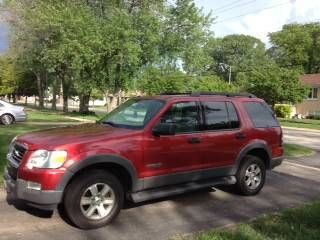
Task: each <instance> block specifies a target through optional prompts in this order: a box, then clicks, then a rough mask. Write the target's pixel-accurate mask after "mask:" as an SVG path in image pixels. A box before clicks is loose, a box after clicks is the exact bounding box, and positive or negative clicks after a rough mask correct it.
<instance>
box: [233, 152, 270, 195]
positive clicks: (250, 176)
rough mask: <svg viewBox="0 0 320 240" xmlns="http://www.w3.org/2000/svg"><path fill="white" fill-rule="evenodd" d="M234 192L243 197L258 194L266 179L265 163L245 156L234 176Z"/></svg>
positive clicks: (253, 157)
mask: <svg viewBox="0 0 320 240" xmlns="http://www.w3.org/2000/svg"><path fill="white" fill-rule="evenodd" d="M236 178H237V183H236V186H235V187H236V190H237V192H238V193H240V194H242V195H245V196H252V195H256V194H258V193H259V192H260V191H261V189H262V187H263V186H264V183H265V179H266V166H265V163H264V162H263V161H262V160H261V159H260V158H258V157H256V156H252V155H248V156H246V157H245V158H244V159H243V161H242V164H241V166H240V168H239V170H238V172H237V175H236Z"/></svg>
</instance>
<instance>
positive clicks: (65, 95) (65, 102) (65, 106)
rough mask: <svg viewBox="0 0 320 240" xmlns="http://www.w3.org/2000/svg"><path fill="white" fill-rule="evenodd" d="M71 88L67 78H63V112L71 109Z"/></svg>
mask: <svg viewBox="0 0 320 240" xmlns="http://www.w3.org/2000/svg"><path fill="white" fill-rule="evenodd" d="M69 89H70V86H69V84H68V83H67V81H66V79H65V78H63V79H62V91H63V93H62V94H63V112H68V111H69V105H68V97H69Z"/></svg>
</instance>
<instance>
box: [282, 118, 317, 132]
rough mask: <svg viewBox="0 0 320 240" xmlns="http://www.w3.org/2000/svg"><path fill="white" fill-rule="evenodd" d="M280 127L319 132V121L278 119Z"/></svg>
mask: <svg viewBox="0 0 320 240" xmlns="http://www.w3.org/2000/svg"><path fill="white" fill-rule="evenodd" d="M279 121H280V123H281V126H284V127H296V128H309V129H317V130H320V120H314V119H284V118H280V119H279Z"/></svg>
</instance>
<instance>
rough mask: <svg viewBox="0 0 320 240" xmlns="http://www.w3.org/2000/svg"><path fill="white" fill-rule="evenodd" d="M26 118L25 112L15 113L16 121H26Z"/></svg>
mask: <svg viewBox="0 0 320 240" xmlns="http://www.w3.org/2000/svg"><path fill="white" fill-rule="evenodd" d="M27 119H28V115H27V114H26V113H25V114H22V113H21V114H16V115H15V120H16V122H25V121H27Z"/></svg>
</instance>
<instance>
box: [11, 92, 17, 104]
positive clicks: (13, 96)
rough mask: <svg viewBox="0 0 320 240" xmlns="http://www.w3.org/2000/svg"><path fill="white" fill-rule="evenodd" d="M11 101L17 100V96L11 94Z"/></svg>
mask: <svg viewBox="0 0 320 240" xmlns="http://www.w3.org/2000/svg"><path fill="white" fill-rule="evenodd" d="M12 99H13V103H16V102H17V96H16V95H15V94H12Z"/></svg>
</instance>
